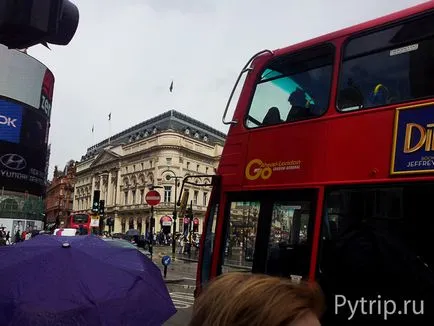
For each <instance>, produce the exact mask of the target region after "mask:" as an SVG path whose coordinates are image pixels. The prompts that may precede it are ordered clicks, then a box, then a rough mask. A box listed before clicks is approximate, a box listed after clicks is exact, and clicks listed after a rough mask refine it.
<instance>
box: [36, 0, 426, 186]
mask: <svg viewBox="0 0 434 326" xmlns="http://www.w3.org/2000/svg"><path fill="white" fill-rule="evenodd" d="M72 2H74V3H75V4H76V5H77V6H78V8H79V10H80V15H81V16H80V23H79V27H78V30H77V33H76V35H75V37H74V39H73V40H72V41H71V43H70V44H69V45H68V46H66V47H59V46H51V49H52V50H51V51H49V50H48V49H46V48H44V47H42V46H35V47H33V48H31V49H29V51H28V53H29V54H30V55H32V56H34V57H36V58H37V59H39V60H40V61H42V62H43V63H44V64H46V65H47V66H48V67H49V68H50V69H51V70H52V71H53V73H54V76H55V78H56V82H55V86H54V100H53V109H52V115H51V130H50V142H51V158H50V178H51V176H52V171H53V168H54V165H59V166H60V167H61V168H63V167H64V165H65V163H66V162H67V161H68V160H69V159H75V160H80V158H81V156H82V155H83V154H84V153H85V152H86V149H87V147H89V146H91V145H92V144H94V143H96V142H99V141H101V140H103V139H105V138H107V137H108V134H109V123H108V114H109V113H110V112H111V113H112V121H111V122H112V123H111V129H112V133H113V134H114V133H117V132H120V131H122V130H124V129H126V128H128V127H131V126H132V125H134V124H137V123H139V122H141V121H143V120H146V119H149V118H151V117H153V116H155V115H157V114H160V113H163V112H165V111H167V110H170V109H172V108H175V109H176V110H178V111H180V112H182V113H185V114H187V115H189V116H191V117H193V118H195V119H198V120H200V121H203V122H204V123H206V124H208V125H210V126H212V127H214V128H216V129H218V130H221V131H224V132H226V131H227V129H226V128H225V126H224V125H223V124H222V123H221V116H222V113H223V109H224V106H225V104H226V101H227V98H228V96H229V93H230V91H231V89H232V87H233V84H234V82H235V80H236V78H237V75H238V73H239V71H240V69H241V68H242V66H243V65H244V64H245V62H246V61H247V60H248V59H249V58H250V57H251V55H253V54H254V53H256V52H257V51H259V50H262V49H265V48H269V49H276V48H281V47H285V46H288V45H290V44H294V43H297V42H300V41H303V40H306V39H309V38H312V37H315V36H319V35H322V34H325V33H328V32H332V31H334V30H338V29H341V28H343V27H347V26H351V25H353V24H356V23H360V22H363V21H365V20H368V19H372V18H376V17H379V16H382V15H384V14H388V13H390V12H393V11H396V10H400V9H403V8H406V7H409V6H412V5H415V4H418V3H422V2H424V1H417V0H363V1H360V0H267V1H265V0H105V1H102V0H73V1H72ZM172 79H173V80H174V90H173V93H170V92H169V86H170V82H171V80H172ZM231 114H232V112H231ZM231 114H230V115H231ZM92 125H95V132H94V134H93V135H92V132H91V129H92Z"/></svg>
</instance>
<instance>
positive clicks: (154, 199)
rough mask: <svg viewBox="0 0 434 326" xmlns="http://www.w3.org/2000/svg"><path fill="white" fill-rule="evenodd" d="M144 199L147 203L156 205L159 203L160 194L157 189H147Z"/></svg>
mask: <svg viewBox="0 0 434 326" xmlns="http://www.w3.org/2000/svg"><path fill="white" fill-rule="evenodd" d="M145 200H146V202H147V203H148V205H151V206H155V205H158V204H159V203H160V201H161V196H160V194H159V193H158V191H156V190H151V191H148V193H147V194H146V196H145Z"/></svg>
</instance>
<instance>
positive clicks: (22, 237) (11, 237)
mask: <svg viewBox="0 0 434 326" xmlns="http://www.w3.org/2000/svg"><path fill="white" fill-rule="evenodd" d="M38 234H40V230H36V229H34V228H33V227H28V228H26V229H24V230H22V231H21V230H19V229H17V230H16V231H15V233H14V234H11V231H7V230H6V228H5V227H1V228H0V246H6V245H11V244H13V243H18V242H21V241H26V240H29V239H31V238H32V237H35V236H36V235H38Z"/></svg>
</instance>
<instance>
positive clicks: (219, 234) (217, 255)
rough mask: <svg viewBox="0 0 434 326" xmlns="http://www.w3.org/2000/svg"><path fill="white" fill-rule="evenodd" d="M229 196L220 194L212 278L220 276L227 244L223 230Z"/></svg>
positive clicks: (223, 193)
mask: <svg viewBox="0 0 434 326" xmlns="http://www.w3.org/2000/svg"><path fill="white" fill-rule="evenodd" d="M222 181H223V180H222ZM222 189H223V187H222ZM227 198H228V197H227V194H226V193H225V192H223V191H222V192H221V194H220V204H219V211H218V215H217V227H216V231H215V238H214V248H213V253H212V264H211V273H210V278H211V279H213V278H215V277H217V276H218V271H219V265H220V262H221V258H222V254H223V253H222V251H223V250H224V247H223V246H224V244H225V239H223V232H224V227H225V220H224V218H225V212H226V205H227Z"/></svg>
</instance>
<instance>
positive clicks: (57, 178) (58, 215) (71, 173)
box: [45, 161, 76, 225]
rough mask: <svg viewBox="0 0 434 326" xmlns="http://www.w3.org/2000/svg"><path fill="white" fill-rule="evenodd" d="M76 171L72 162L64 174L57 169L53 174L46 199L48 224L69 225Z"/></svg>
mask: <svg viewBox="0 0 434 326" xmlns="http://www.w3.org/2000/svg"><path fill="white" fill-rule="evenodd" d="M75 169H76V167H75V162H74V161H70V162H69V163H68V164H67V165H66V167H65V169H64V171H63V172H62V171H57V168H56V169H55V171H54V173H53V179H52V180H51V181H50V182H49V184H48V186H47V195H46V198H45V215H46V220H47V223H48V224H52V223H56V224H59V225H61V224H63V225H67V219H68V217H69V215H70V214H71V212H72V204H73V194H74V193H73V191H74V183H75Z"/></svg>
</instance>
